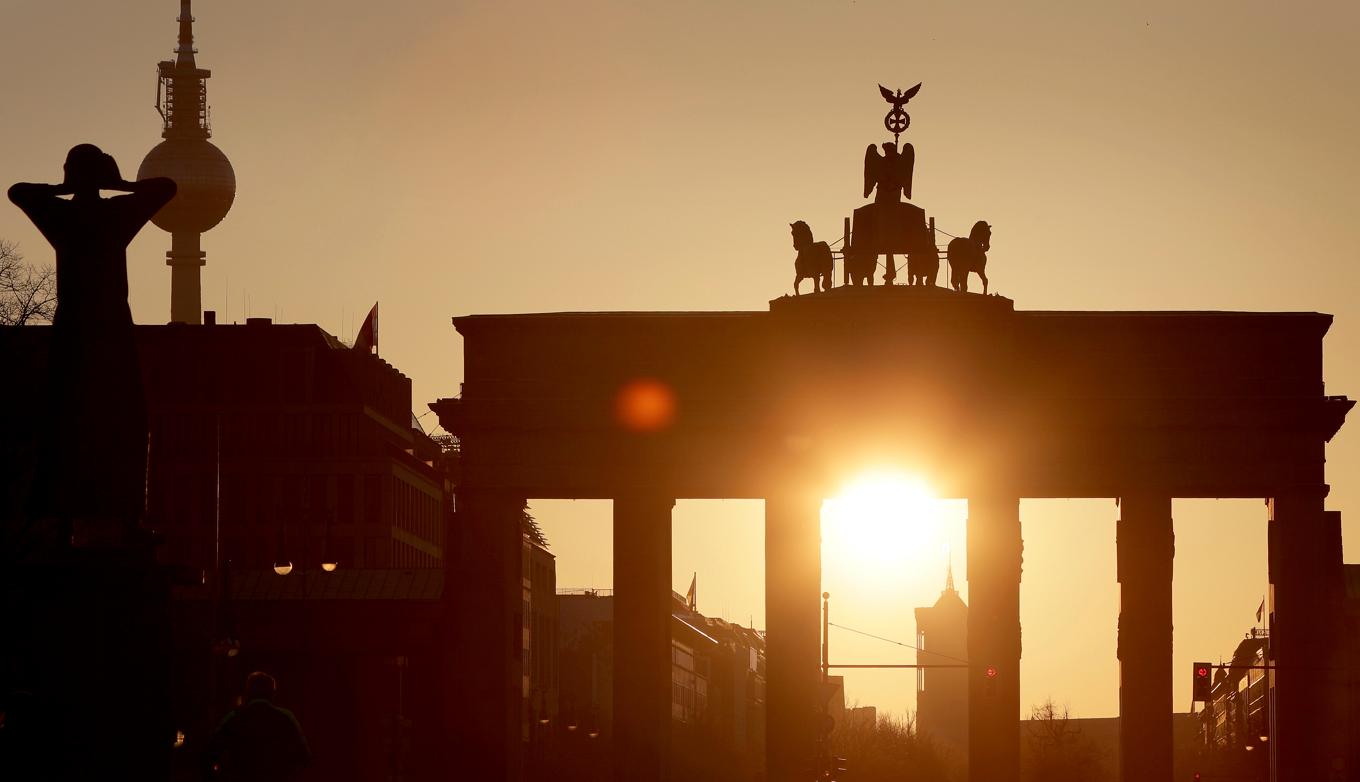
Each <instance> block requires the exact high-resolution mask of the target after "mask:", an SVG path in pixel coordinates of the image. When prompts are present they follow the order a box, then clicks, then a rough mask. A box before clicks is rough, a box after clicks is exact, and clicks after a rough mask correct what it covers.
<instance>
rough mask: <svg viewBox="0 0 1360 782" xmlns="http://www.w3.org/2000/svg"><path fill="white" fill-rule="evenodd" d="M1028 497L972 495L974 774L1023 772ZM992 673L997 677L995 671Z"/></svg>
mask: <svg viewBox="0 0 1360 782" xmlns="http://www.w3.org/2000/svg"><path fill="white" fill-rule="evenodd" d="M1023 546H1024V544H1023V543H1022V541H1021V539H1020V500H1019V499H1017V498H1016V497H1009V496H983V497H973V498H970V499H969V500H968V662H969V669H968V778H969V779H970V780H973V782H1016V780H1018V779H1019V778H1020V565H1021V552H1022V549H1023ZM989 673H990V674H991V675H989Z"/></svg>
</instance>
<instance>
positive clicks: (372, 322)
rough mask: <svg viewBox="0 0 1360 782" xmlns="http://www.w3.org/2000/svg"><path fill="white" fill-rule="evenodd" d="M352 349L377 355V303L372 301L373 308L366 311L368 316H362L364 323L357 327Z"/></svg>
mask: <svg viewBox="0 0 1360 782" xmlns="http://www.w3.org/2000/svg"><path fill="white" fill-rule="evenodd" d="M354 349H355V350H358V351H361V352H363V353H367V354H369V355H374V356H376V355H378V303H377V302H376V301H375V302H373V309H371V310H369V311H368V317H367V318H364V325H362V326H360V327H359V333H358V334H357V335H356V336H355V337H354Z"/></svg>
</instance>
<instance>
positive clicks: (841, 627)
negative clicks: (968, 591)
mask: <svg viewBox="0 0 1360 782" xmlns="http://www.w3.org/2000/svg"><path fill="white" fill-rule="evenodd" d="M826 624H827V626H829V627H835V628H837V629H839V630H848V631H850V632H852V633H857V634H859V635H863V636H867V637H869V638H874V639H876V640H879V641H886V642H887V643H890V644H896V645H897V646H905V647H906V648H908V649H915V650H916V651H918V652H920V653H921V654H933V655H935V656H937V657H943V658H945V659H946V660H954V661H956V662H961V663H967V662H968V661H967V660H965V659H963V658H962V657H954V656H953V655H949V654H944V653H943V652H934V651H930V650H928V649H922V648H920V647H919V646H912V645H911V644H909V643H904V642H902V641H895V640H893V639H891V638H884V637H883V636H881V635H874V634H873V633H866V632H865V631H863V630H856V629H855V628H853V627H846V626H845V625H838V624H836V623H835V622H827V623H826Z"/></svg>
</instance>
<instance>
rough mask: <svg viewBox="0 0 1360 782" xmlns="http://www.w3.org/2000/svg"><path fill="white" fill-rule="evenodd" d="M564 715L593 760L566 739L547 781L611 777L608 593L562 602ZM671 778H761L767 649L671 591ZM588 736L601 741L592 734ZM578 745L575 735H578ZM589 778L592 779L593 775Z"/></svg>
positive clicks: (753, 634) (759, 639)
mask: <svg viewBox="0 0 1360 782" xmlns="http://www.w3.org/2000/svg"><path fill="white" fill-rule="evenodd" d="M558 603H559V607H560V608H559V610H560V616H561V623H562V636H561V659H560V664H561V696H560V697H561V704H562V710H563V719H564V720H568V721H569V722H568V724H578V725H580V726H581V728H580V729H581V730H582V731H583V732H584V734H585V740H587V741H592V742H598V745H592V746H591V749H593V750H594V754H590V753H584V752H580V751H577V752H575V753H574V754H573V753H572V751H573V744H572V743H571V740H570V739H568V740H567V741H566V742H564V744H563V748H562V752H563V753H564V754H563V756H562V757H561V758H560V762H559V763H558V764H557V765H556V766H555V767H554V772H553V776H552V777H551V778H552V779H596V778H600V779H603V778H608V776H609V773H610V772H609V768H608V765H607V763H605V764H604V765H597V766H582V765H572V764H573V763H574V762H575V763H578V764H579V763H582V762H594V763H600V762H603V759H605V758H607V757H608V755H609V753H610V752H611V750H612V748H613V744H614V741H613V739H614V736H615V730H614V713H613V697H612V696H613V674H614V667H615V659H614V648H613V640H612V639H613V613H614V611H613V608H614V598H613V595H612V593H611V592H610V591H609V590H574V591H569V592H566V593H564V594H561V595H559V596H558ZM670 628H671V666H670V679H671V697H670V704H669V706H670V718H671V720H670V722H671V726H670V727H671V729H670V743H671V751H672V753H673V754H674V757H675V764H674V766H673V768H672V771H671V779H673V780H675V782H683V781H685V780H696V781H697V780H728V779H730V780H746V779H755V778H758V777H759V775H760V774H761V773H762V772H763V767H764V764H763V753H764V741H765V651H764V649H765V643H764V636H763V634H762V633H760V632H757V631H756V630H753V629H751V628H747V627H742V626H740V625H736V624H733V623H731V622H727V621H725V620H722V619H717V618H714V617H708V616H704V615H703V614H701V613H699V612H698V611H697V610H694V609H692V608H690V607H689V604H688V602H687V601H686V599H685V597H684V596H682V595H679V594H676V593H672V595H671V616H670ZM592 731H598V733H599V736H597V737H596V738H594V739H591V738H590V735H589V734H590V733H591V732H592ZM577 741H578V743H579V741H580V738H579V737H578V738H577ZM592 774H595V776H591V775H592Z"/></svg>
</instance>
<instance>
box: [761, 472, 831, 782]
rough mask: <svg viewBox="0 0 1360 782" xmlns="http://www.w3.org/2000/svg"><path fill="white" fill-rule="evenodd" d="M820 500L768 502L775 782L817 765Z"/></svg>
mask: <svg viewBox="0 0 1360 782" xmlns="http://www.w3.org/2000/svg"><path fill="white" fill-rule="evenodd" d="M821 525H822V498H821V497H820V496H818V495H817V494H816V493H814V492H789V493H786V494H782V495H780V496H777V497H770V498H767V499H766V500H765V627H766V636H765V659H766V667H765V670H766V676H765V679H766V688H765V689H766V697H765V765H766V779H767V780H769V782H806V780H810V779H812V778H813V774H814V764H815V762H816V759H817V755H816V750H817V741H818V722H819V719H820V714H821V708H822V705H821V704H819V703H818V687H819V682H820V677H821V670H820V661H819V657H818V655H819V651H820V638H821V626H820V620H819V612H820V609H821V603H820V600H821V585H822V538H821V535H822V531H821Z"/></svg>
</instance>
